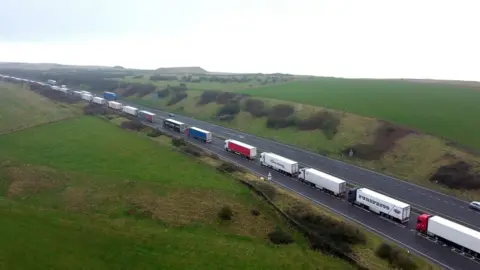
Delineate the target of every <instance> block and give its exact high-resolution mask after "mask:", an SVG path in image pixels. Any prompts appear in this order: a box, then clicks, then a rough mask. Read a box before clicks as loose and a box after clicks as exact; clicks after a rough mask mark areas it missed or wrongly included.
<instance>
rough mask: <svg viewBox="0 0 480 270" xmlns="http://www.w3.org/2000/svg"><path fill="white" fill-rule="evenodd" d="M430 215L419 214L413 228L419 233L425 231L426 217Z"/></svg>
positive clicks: (426, 227) (426, 225)
mask: <svg viewBox="0 0 480 270" xmlns="http://www.w3.org/2000/svg"><path fill="white" fill-rule="evenodd" d="M430 217H431V215H428V214H421V215H419V216H418V217H417V224H416V225H415V229H416V230H417V231H419V232H421V233H427V229H428V219H429V218H430Z"/></svg>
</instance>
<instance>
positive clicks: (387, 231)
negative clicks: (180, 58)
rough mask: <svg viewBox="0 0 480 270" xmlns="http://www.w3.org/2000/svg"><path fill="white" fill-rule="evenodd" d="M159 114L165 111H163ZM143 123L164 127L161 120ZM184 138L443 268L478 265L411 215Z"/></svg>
mask: <svg viewBox="0 0 480 270" xmlns="http://www.w3.org/2000/svg"><path fill="white" fill-rule="evenodd" d="M132 105H133V104H132ZM163 116H167V115H166V114H165V115H163ZM146 124H148V125H150V126H153V127H156V128H159V129H162V130H164V129H163V127H162V125H161V124H156V123H155V124H151V123H146ZM164 131H165V130H164ZM167 132H168V133H170V134H173V135H176V136H179V137H184V138H186V137H185V136H184V135H183V134H179V133H175V132H172V131H167ZM186 139H187V140H188V141H190V142H192V143H194V144H196V145H198V146H200V147H202V148H203V149H205V150H207V151H210V152H213V153H215V154H217V155H218V156H220V157H221V158H222V159H224V160H227V161H231V162H234V163H236V164H238V165H239V166H242V167H244V168H245V169H247V170H249V171H251V172H253V173H254V174H256V175H258V176H259V177H260V176H263V177H264V178H265V179H266V178H267V175H268V173H271V174H272V182H273V183H274V184H276V185H278V186H280V187H282V188H285V189H288V190H290V191H292V192H294V193H297V194H299V195H301V196H303V197H305V198H307V199H309V200H311V201H312V202H313V203H315V204H318V205H320V206H322V207H325V208H327V209H329V210H331V211H333V212H335V213H336V214H338V215H340V216H342V217H344V218H345V219H346V220H348V221H350V222H352V223H356V224H358V225H361V226H363V227H365V228H366V229H367V230H369V231H371V232H373V233H375V234H378V235H379V236H381V237H382V238H385V239H387V240H389V241H392V242H395V243H396V244H398V245H399V246H402V247H404V248H405V249H407V250H409V251H410V252H411V253H413V254H417V255H420V256H423V257H426V258H427V259H429V260H430V261H432V262H434V263H436V264H438V265H439V266H440V267H442V268H444V269H457V270H463V269H465V270H471V269H480V259H477V260H475V259H473V258H469V257H467V256H466V255H463V254H462V253H461V252H460V251H458V250H455V249H452V248H449V247H447V246H443V245H442V244H440V243H438V242H436V241H435V240H434V239H429V238H426V237H424V236H422V235H420V234H418V233H417V232H416V231H415V220H414V216H413V215H412V219H413V220H410V222H408V223H406V224H399V223H396V222H393V221H391V220H388V219H386V218H383V217H380V216H378V215H376V214H374V213H372V212H369V211H367V210H365V209H363V208H360V207H358V206H353V205H351V204H349V203H347V201H346V199H345V198H337V197H335V196H332V195H329V194H327V193H325V192H322V191H320V190H318V189H316V188H313V187H310V186H308V185H305V184H304V183H302V182H299V181H297V180H296V179H294V178H291V177H288V176H285V175H283V174H280V173H278V172H276V171H273V170H271V169H268V168H266V167H263V166H261V165H260V164H259V163H258V162H256V161H249V160H246V159H244V158H242V157H240V156H238V155H235V154H232V153H229V152H226V151H225V149H224V143H223V140H220V139H218V138H214V139H213V141H212V143H207V144H205V143H202V142H199V141H197V140H194V139H191V138H186Z"/></svg>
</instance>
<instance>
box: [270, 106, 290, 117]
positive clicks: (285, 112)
mask: <svg viewBox="0 0 480 270" xmlns="http://www.w3.org/2000/svg"><path fill="white" fill-rule="evenodd" d="M293 113H295V108H294V107H293V106H292V105H288V104H278V105H275V106H273V107H272V108H271V109H270V111H269V113H268V115H269V117H271V118H287V117H289V116H291V115H293Z"/></svg>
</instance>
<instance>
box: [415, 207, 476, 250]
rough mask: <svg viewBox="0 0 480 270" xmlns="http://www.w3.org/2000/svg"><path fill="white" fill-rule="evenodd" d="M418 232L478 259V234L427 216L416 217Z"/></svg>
mask: <svg viewBox="0 0 480 270" xmlns="http://www.w3.org/2000/svg"><path fill="white" fill-rule="evenodd" d="M416 229H417V231H418V232H420V233H422V234H425V235H429V236H431V237H435V238H437V239H439V240H441V241H442V242H444V243H447V244H450V245H452V246H454V247H456V248H458V249H460V250H463V251H465V252H466V253H469V254H471V255H474V256H476V257H480V232H478V231H475V230H472V229H470V228H468V227H465V226H463V225H460V224H458V223H455V222H453V221H450V220H448V219H445V218H442V217H440V216H433V215H428V214H421V215H419V216H418V217H417V224H416Z"/></svg>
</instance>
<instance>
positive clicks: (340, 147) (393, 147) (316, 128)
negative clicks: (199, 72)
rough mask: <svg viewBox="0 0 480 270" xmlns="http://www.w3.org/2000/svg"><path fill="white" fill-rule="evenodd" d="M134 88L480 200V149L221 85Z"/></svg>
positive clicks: (171, 106) (146, 99) (201, 115)
mask: <svg viewBox="0 0 480 270" xmlns="http://www.w3.org/2000/svg"><path fill="white" fill-rule="evenodd" d="M118 93H120V94H122V90H119V91H118ZM129 94H130V96H129V97H128V98H129V99H131V100H135V101H136V102H139V103H142V104H144V105H147V106H151V107H157V108H160V109H163V110H167V111H172V112H176V113H179V114H183V115H188V116H192V117H195V118H197V119H201V120H205V121H210V122H214V123H216V124H219V125H223V126H226V127H229V128H235V129H239V130H242V131H245V132H248V133H251V134H255V135H258V136H263V137H267V138H273V139H275V140H277V141H280V142H284V143H287V144H291V145H295V146H297V147H301V148H303V149H308V150H310V151H313V152H317V153H320V154H323V155H327V156H329V157H332V158H336V159H340V160H344V161H347V162H350V163H353V164H356V165H359V166H362V167H366V168H369V169H373V170H376V171H380V172H382V173H385V174H389V175H394V176H396V177H399V178H401V179H405V180H407V181H411V182H414V183H417V184H420V185H423V186H426V187H428V188H432V189H435V190H438V191H441V192H444V193H447V194H452V195H455V196H459V197H461V198H464V199H467V200H471V199H480V195H479V193H478V190H479V189H480V174H479V172H480V157H479V156H478V155H475V154H472V153H469V152H466V151H464V150H462V149H459V148H456V147H455V146H454V145H452V144H451V143H449V142H448V141H445V140H442V139H439V138H436V137H433V136H431V135H427V134H423V133H420V132H418V131H415V130H411V129H408V128H405V127H401V126H398V125H394V124H391V123H388V122H384V121H380V120H378V119H375V118H369V117H362V116H358V115H354V114H350V113H346V112H341V111H335V110H331V109H325V108H322V107H318V106H311V105H305V104H300V103H294V102H286V101H280V100H274V99H265V98H249V97H248V96H242V95H238V94H235V93H228V92H218V91H186V92H181V89H177V90H174V89H172V90H169V91H165V90H164V91H159V92H158V94H157V97H155V96H153V97H152V95H145V96H143V97H142V98H139V97H135V93H134V92H133V93H129ZM350 150H351V151H350ZM350 152H351V154H352V156H351V157H350V156H349V154H350ZM463 163H466V164H468V166H464V165H462V164H463ZM444 174H446V175H448V177H447V178H445V177H444V176H441V175H444Z"/></svg>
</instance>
